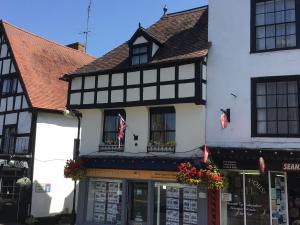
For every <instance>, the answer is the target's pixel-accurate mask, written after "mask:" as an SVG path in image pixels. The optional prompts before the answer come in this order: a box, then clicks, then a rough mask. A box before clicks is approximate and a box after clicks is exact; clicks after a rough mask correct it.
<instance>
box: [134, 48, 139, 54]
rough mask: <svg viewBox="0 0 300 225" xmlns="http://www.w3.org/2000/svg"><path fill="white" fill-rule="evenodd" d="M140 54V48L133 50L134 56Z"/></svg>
mask: <svg viewBox="0 0 300 225" xmlns="http://www.w3.org/2000/svg"><path fill="white" fill-rule="evenodd" d="M139 53H140V48H133V49H132V54H139Z"/></svg>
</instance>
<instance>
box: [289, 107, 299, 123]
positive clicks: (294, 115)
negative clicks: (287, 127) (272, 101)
mask: <svg viewBox="0 0 300 225" xmlns="http://www.w3.org/2000/svg"><path fill="white" fill-rule="evenodd" d="M288 119H289V120H298V119H299V115H298V108H288Z"/></svg>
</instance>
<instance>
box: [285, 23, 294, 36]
mask: <svg viewBox="0 0 300 225" xmlns="http://www.w3.org/2000/svg"><path fill="white" fill-rule="evenodd" d="M286 34H287V35H289V34H296V24H295V23H287V24H286Z"/></svg>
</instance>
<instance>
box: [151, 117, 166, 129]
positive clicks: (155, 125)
mask: <svg viewBox="0 0 300 225" xmlns="http://www.w3.org/2000/svg"><path fill="white" fill-rule="evenodd" d="M164 129H165V118H164V114H161V113H160V114H156V113H153V114H151V130H153V131H155V130H161V131H162V130H164Z"/></svg>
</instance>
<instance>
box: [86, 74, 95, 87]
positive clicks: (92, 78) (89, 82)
mask: <svg viewBox="0 0 300 225" xmlns="http://www.w3.org/2000/svg"><path fill="white" fill-rule="evenodd" d="M92 88H95V76H88V77H85V78H84V89H92Z"/></svg>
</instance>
